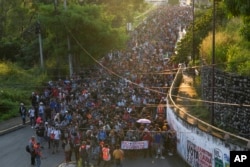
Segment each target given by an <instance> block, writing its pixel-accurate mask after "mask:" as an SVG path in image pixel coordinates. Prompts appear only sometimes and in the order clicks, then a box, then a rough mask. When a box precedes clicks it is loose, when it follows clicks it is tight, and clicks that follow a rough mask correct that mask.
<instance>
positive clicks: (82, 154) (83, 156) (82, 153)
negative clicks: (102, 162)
mask: <svg viewBox="0 0 250 167" xmlns="http://www.w3.org/2000/svg"><path fill="white" fill-rule="evenodd" d="M87 149H88V148H87V145H86V141H83V142H82V145H81V146H80V147H79V154H80V157H81V159H82V167H85V164H87V166H89V157H88V152H87Z"/></svg>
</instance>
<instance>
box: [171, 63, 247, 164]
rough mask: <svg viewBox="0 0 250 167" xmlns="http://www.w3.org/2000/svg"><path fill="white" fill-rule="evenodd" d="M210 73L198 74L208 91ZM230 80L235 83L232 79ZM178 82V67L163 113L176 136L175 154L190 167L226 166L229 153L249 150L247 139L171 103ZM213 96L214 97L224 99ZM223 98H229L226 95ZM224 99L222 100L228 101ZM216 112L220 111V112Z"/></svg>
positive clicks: (179, 73) (179, 72)
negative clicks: (200, 118)
mask: <svg viewBox="0 0 250 167" xmlns="http://www.w3.org/2000/svg"><path fill="white" fill-rule="evenodd" d="M180 67H181V66H180ZM210 74H211V73H209V72H208V71H203V74H202V75H204V76H202V77H207V78H206V79H207V82H208V84H210V85H209V86H210V87H209V86H207V88H209V89H211V75H210ZM216 76H217V77H219V76H222V75H216ZM203 79H204V78H203ZM232 80H233V81H236V80H235V79H232ZM243 80H244V79H243ZM218 81H219V80H217V81H216V83H217V82H218ZM180 82H182V68H180V69H179V70H178V71H177V73H176V76H175V79H174V81H173V83H172V85H171V87H170V90H169V96H168V104H167V111H166V112H167V113H166V115H167V121H168V124H169V126H170V127H171V128H172V129H174V130H175V131H176V134H177V151H178V153H179V155H180V156H181V157H182V158H183V159H184V160H185V161H186V162H187V163H188V164H189V165H190V166H192V167H218V166H219V167H229V165H230V164H229V163H230V160H229V158H230V157H229V155H230V151H240V150H241V151H246V150H249V149H250V140H249V139H247V138H244V137H241V136H239V135H237V134H233V133H230V132H228V131H225V130H222V129H220V128H217V127H215V126H212V125H210V124H208V123H206V122H204V121H202V120H199V119H198V118H196V117H194V116H192V115H190V114H189V113H187V112H185V111H184V110H182V109H181V108H180V107H179V106H178V105H177V104H175V98H176V95H177V94H178V89H177V88H178V85H180ZM209 82H210V83H209ZM244 82H245V81H244ZM218 83H220V82H218ZM226 83H227V82H226ZM226 83H225V84H226ZM238 84H239V83H238V82H237V85H238ZM239 85H241V84H239ZM241 86H242V85H241ZM204 87H205V84H204ZM248 88H249V87H248ZM207 92H209V90H207ZM231 93H232V92H231ZM204 94H205V93H204ZM204 94H203V95H204ZM216 95H217V96H218V97H221V96H225V95H221V96H219V95H218V94H216ZM227 96H229V97H231V95H230V94H228V95H227ZM227 96H225V98H229V97H227ZM232 100H233V98H232ZM220 105H221V104H220ZM224 107H225V106H224ZM217 112H220V110H218V111H217ZM216 115H217V114H216ZM225 123H226V122H225Z"/></svg>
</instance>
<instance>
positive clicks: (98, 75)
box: [19, 6, 192, 166]
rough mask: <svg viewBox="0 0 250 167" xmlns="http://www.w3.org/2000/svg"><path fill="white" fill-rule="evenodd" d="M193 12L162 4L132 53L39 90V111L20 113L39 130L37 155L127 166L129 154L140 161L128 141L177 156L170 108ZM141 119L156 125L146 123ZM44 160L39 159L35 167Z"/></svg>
mask: <svg viewBox="0 0 250 167" xmlns="http://www.w3.org/2000/svg"><path fill="white" fill-rule="evenodd" d="M191 14H192V12H191V8H190V7H180V6H174V7H169V6H161V7H159V9H158V10H155V11H154V12H153V13H151V15H150V16H149V17H148V18H147V20H145V21H144V22H143V23H141V25H139V26H138V27H137V28H136V29H135V30H134V31H133V32H131V33H130V34H131V39H130V41H129V42H128V47H127V49H126V50H122V51H118V50H113V51H111V52H110V53H108V54H107V55H106V56H105V57H104V58H103V59H102V60H101V61H100V65H98V64H97V65H96V66H95V67H93V68H91V69H84V70H83V71H81V72H80V73H78V74H74V75H72V76H71V77H69V78H65V79H60V80H58V81H49V82H48V83H47V85H46V87H45V88H44V90H43V91H42V92H35V91H34V92H32V93H31V97H30V101H31V106H30V107H26V106H25V105H24V104H23V103H21V104H20V109H19V112H20V114H21V116H22V119H23V121H24V122H23V123H25V121H26V120H25V119H26V117H27V116H28V117H29V119H30V126H31V128H34V129H35V131H36V137H35V136H33V137H32V138H31V139H30V141H29V143H30V150H34V151H35V150H36V148H39V150H41V152H42V149H46V148H49V149H51V154H56V153H57V152H58V151H60V150H63V151H64V153H65V157H64V158H65V161H66V162H70V161H72V160H73V159H74V160H76V161H81V162H82V166H85V164H89V163H90V162H91V163H93V164H96V165H98V166H100V165H103V166H111V165H112V164H113V163H112V162H114V164H116V166H119V165H120V164H121V162H122V159H123V157H124V156H127V157H134V155H135V154H134V151H131V150H124V149H122V147H121V144H122V141H147V143H148V147H147V148H146V149H142V150H137V152H138V153H140V154H139V155H142V156H143V157H146V156H150V157H154V158H161V159H164V158H165V156H167V155H170V156H171V155H173V154H174V153H175V144H176V142H177V141H176V134H175V132H174V131H173V130H172V129H171V126H170V125H168V123H167V121H166V113H165V107H164V106H165V104H166V96H167V91H168V87H169V86H170V85H171V83H172V80H173V79H174V75H175V69H176V68H177V65H176V64H173V63H171V62H170V61H169V59H170V58H171V56H172V55H173V54H174V49H175V45H176V42H177V40H178V38H179V32H180V31H182V30H183V29H184V28H186V27H187V26H188V25H189V24H190V22H191V20H192V17H191ZM103 67H105V68H103ZM106 68H107V69H108V70H107V69H106ZM113 74H115V75H113ZM141 118H145V119H147V120H149V121H150V123H138V122H137V120H139V119H141ZM34 138H36V139H34ZM34 140H35V142H34V143H39V147H34V145H35V144H34V143H33V141H34ZM85 149H86V150H85ZM115 150H116V153H114V151H115ZM117 150H118V151H117ZM85 151H86V152H85ZM31 152H32V151H31ZM137 155H138V154H137ZM40 156H42V154H41V155H40ZM40 156H39V155H38V154H34V155H32V154H31V164H32V165H35V159H36V157H40ZM118 159H119V160H118ZM118 161H119V162H118ZM40 164H41V162H40V163H39V161H38V163H37V166H39V165H40Z"/></svg>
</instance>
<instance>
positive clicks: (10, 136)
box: [0, 126, 64, 167]
mask: <svg viewBox="0 0 250 167" xmlns="http://www.w3.org/2000/svg"><path fill="white" fill-rule="evenodd" d="M34 134H35V133H34V131H33V130H32V129H31V128H30V127H29V126H27V127H25V128H21V129H19V130H16V131H13V132H10V133H7V134H5V135H2V136H0V150H1V151H0V166H1V167H30V166H31V165H30V156H29V154H28V153H27V152H25V146H26V145H27V144H28V140H29V137H30V136H32V135H34ZM43 154H44V156H45V158H44V159H42V167H43V166H44V167H57V166H58V165H59V164H60V163H61V162H62V161H63V157H64V156H63V152H62V151H60V152H59V153H58V154H54V155H52V154H51V153H50V151H49V150H48V149H47V148H45V149H44V150H43Z"/></svg>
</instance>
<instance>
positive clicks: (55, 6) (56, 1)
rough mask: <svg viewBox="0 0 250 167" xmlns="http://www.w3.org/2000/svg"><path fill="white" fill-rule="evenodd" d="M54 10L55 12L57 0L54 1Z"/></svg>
mask: <svg viewBox="0 0 250 167" xmlns="http://www.w3.org/2000/svg"><path fill="white" fill-rule="evenodd" d="M54 10H55V11H57V0H54Z"/></svg>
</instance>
